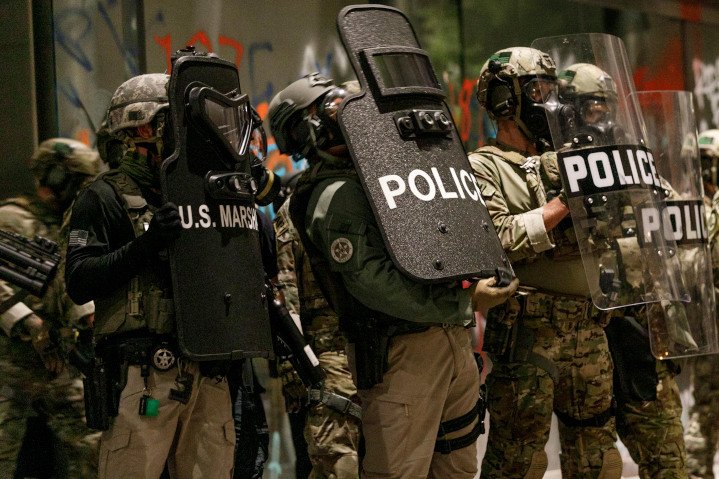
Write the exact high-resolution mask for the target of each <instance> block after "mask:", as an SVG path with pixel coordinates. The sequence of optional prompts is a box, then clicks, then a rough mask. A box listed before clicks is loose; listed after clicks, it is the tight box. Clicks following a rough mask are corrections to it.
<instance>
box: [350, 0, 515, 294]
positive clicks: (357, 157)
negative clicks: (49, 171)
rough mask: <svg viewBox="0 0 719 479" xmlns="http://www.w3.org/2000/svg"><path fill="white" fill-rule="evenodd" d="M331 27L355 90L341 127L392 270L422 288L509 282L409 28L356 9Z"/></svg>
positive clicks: (392, 13)
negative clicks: (494, 278)
mask: <svg viewBox="0 0 719 479" xmlns="http://www.w3.org/2000/svg"><path fill="white" fill-rule="evenodd" d="M337 26H338V29H339V32H340V36H341V37H342V42H343V43H344V46H345V49H346V50H347V53H348V55H349V57H350V59H351V61H352V66H353V67H354V70H355V73H356V74H357V79H358V80H359V82H360V85H361V87H362V91H361V92H359V93H357V94H355V95H352V96H350V97H348V98H347V99H345V100H344V101H343V102H342V104H341V106H340V110H339V122H340V126H341V127H342V131H343V133H344V135H345V138H346V140H347V144H348V147H349V150H350V153H351V155H352V159H353V161H354V163H355V167H356V168H357V172H358V173H359V176H360V178H361V181H362V184H363V187H364V189H365V193H366V194H367V196H368V198H369V199H370V203H371V204H372V207H373V210H374V213H375V217H376V218H377V222H378V224H379V227H380V229H381V230H382V234H383V236H384V240H385V245H386V246H387V249H388V250H389V253H390V255H391V257H392V260H393V261H394V263H395V265H396V266H397V267H398V268H399V269H400V270H401V271H402V272H404V273H405V274H407V275H408V276H410V277H411V278H413V279H415V280H417V281H420V282H439V281H447V280H450V279H463V278H468V277H472V276H487V275H490V274H494V273H495V272H496V270H497V269H500V270H502V271H503V272H504V273H505V274H508V275H509V276H513V273H512V269H511V266H510V265H509V261H508V260H507V258H506V256H505V254H504V250H503V249H502V245H501V243H500V241H499V238H498V237H497V234H496V232H495V229H494V227H493V225H492V220H491V218H490V216H489V212H488V211H487V208H486V206H485V204H484V202H483V200H482V196H481V194H480V192H479V188H478V187H477V184H476V182H475V179H474V175H473V174H472V169H471V167H470V164H469V161H468V159H467V154H466V152H465V150H464V146H463V144H462V141H461V139H460V137H459V134H458V132H457V129H456V127H455V125H454V122H453V121H452V115H451V113H450V111H449V109H448V107H447V105H446V104H445V102H444V98H445V96H444V92H443V91H442V89H441V86H440V84H439V82H438V80H437V77H436V75H435V73H434V70H433V69H432V65H431V64H430V61H429V57H428V56H427V53H426V52H425V51H424V50H422V49H421V48H420V46H419V42H418V40H417V37H416V36H415V33H414V30H413V29H412V25H411V24H410V23H409V20H408V19H407V18H406V17H405V16H404V14H402V13H401V12H400V11H399V10H396V9H394V8H390V7H381V6H376V5H358V6H350V7H346V8H345V9H343V10H342V11H341V12H340V14H339V17H338V19H337Z"/></svg>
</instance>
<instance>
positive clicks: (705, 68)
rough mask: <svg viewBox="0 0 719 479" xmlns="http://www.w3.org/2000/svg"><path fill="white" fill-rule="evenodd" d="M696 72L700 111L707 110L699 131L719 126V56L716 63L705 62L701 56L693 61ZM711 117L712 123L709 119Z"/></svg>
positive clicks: (695, 93) (695, 80)
mask: <svg viewBox="0 0 719 479" xmlns="http://www.w3.org/2000/svg"><path fill="white" fill-rule="evenodd" d="M692 70H693V73H694V96H695V97H696V100H697V106H698V107H699V111H700V112H707V114H706V115H704V117H703V118H701V119H700V120H699V125H698V126H699V131H703V130H707V129H709V128H716V127H717V126H719V58H717V59H716V60H715V61H714V63H704V62H702V61H701V59H699V58H695V59H694V61H693V62H692ZM707 117H709V118H710V119H711V123H709V121H707Z"/></svg>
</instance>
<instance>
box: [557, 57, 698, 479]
mask: <svg viewBox="0 0 719 479" xmlns="http://www.w3.org/2000/svg"><path fill="white" fill-rule="evenodd" d="M559 79H560V89H559V94H560V96H561V97H562V99H563V101H566V102H568V103H570V104H572V105H573V106H574V107H575V110H576V112H577V127H578V128H579V129H582V128H584V127H586V128H587V130H586V131H589V132H591V133H593V134H595V135H604V136H605V137H606V136H610V135H614V133H613V131H612V130H613V125H614V124H615V116H616V114H617V108H618V105H617V92H616V89H615V88H612V87H611V86H612V85H614V82H613V81H612V80H611V77H609V75H608V74H607V73H606V72H604V71H603V70H601V69H600V68H598V67H597V66H595V65H591V64H586V63H577V64H574V65H571V66H569V67H567V68H566V69H565V70H563V71H562V72H560V73H559ZM615 140H616V138H615ZM620 322H624V325H623V326H621V325H620V324H619V323H620ZM628 325H634V328H635V329H636V333H635V335H633V336H632V338H633V340H632V341H631V342H630V341H626V336H627V334H628V333H627V331H634V329H631V330H630V329H626V328H628ZM647 327H648V326H647V307H646V306H644V305H642V306H633V307H629V308H626V309H625V310H623V316H616V317H614V318H612V319H611V322H610V324H609V325H608V326H607V329H606V332H607V337H608V339H609V346H610V350H611V353H612V357H613V359H614V396H615V398H616V401H617V410H616V421H617V433H618V434H619V438H620V439H621V440H622V443H623V444H624V445H625V446H626V447H627V450H628V451H629V454H630V455H631V457H632V459H633V460H634V462H636V463H637V465H638V466H639V477H641V478H642V479H649V478H655V479H657V478H667V479H668V478H674V479H683V478H685V477H686V475H687V472H686V464H685V462H686V452H685V447H684V429H683V427H682V422H681V414H682V404H681V398H680V396H679V387H678V386H677V383H676V381H675V377H676V375H677V374H678V373H679V365H678V364H677V363H676V362H674V361H671V360H663V361H659V360H657V359H655V358H654V356H652V352H651V349H650V344H649V336H648V334H647V332H646V331H647ZM620 335H624V336H625V338H620ZM628 343H631V344H628ZM638 376H640V377H638ZM625 385H631V386H625Z"/></svg>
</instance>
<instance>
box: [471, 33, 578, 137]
mask: <svg viewBox="0 0 719 479" xmlns="http://www.w3.org/2000/svg"><path fill="white" fill-rule="evenodd" d="M556 81H557V67H556V65H555V63H554V60H552V58H551V57H550V56H549V55H547V54H546V53H544V52H541V51H539V50H536V49H534V48H528V47H512V48H505V49H502V50H500V51H498V52H496V53H494V54H493V55H492V56H490V57H489V59H488V60H487V61H486V62H485V63H484V65H483V66H482V69H481V71H480V75H479V80H477V100H478V101H479V104H480V105H481V106H482V107H484V108H485V109H486V110H487V113H488V114H489V116H490V118H493V119H497V118H511V119H512V120H513V121H514V122H515V123H516V124H517V126H518V127H519V128H520V129H521V130H522V131H523V132H524V134H525V135H527V137H528V138H530V139H532V140H536V139H539V138H545V139H546V140H548V141H549V140H551V137H550V134H549V127H548V126H547V119H546V117H547V114H550V115H558V114H559V113H562V112H561V111H560V110H561V106H560V105H558V101H557V84H556ZM538 106H539V107H538ZM567 113H568V112H566V111H565V112H563V114H565V115H566V114H567Z"/></svg>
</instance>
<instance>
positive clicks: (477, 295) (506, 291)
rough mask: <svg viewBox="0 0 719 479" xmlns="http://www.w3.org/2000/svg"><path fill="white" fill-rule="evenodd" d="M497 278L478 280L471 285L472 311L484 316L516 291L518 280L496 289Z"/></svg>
mask: <svg viewBox="0 0 719 479" xmlns="http://www.w3.org/2000/svg"><path fill="white" fill-rule="evenodd" d="M495 284H497V278H495V277H494V276H492V277H491V278H485V279H480V280H479V281H477V282H476V283H474V284H473V285H472V309H473V310H474V311H479V312H480V313H482V314H483V315H486V313H487V311H488V310H489V309H490V308H493V307H495V306H497V305H499V304H502V303H504V302H505V301H507V299H509V297H510V296H512V295H513V294H514V292H515V291H517V286H519V279H517V278H514V280H512V282H511V283H509V285H508V286H501V287H497V286H494V285H495Z"/></svg>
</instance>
